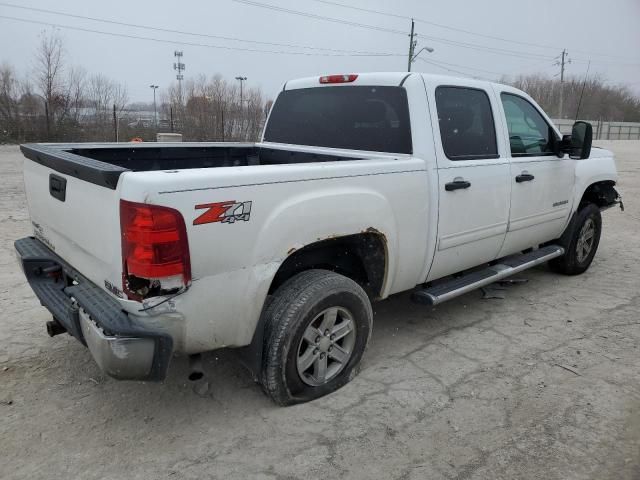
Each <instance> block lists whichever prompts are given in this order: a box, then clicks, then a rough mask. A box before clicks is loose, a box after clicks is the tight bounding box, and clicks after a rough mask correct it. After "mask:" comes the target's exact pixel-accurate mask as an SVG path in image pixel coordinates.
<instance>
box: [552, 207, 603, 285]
mask: <svg viewBox="0 0 640 480" xmlns="http://www.w3.org/2000/svg"><path fill="white" fill-rule="evenodd" d="M601 232H602V217H601V216H600V209H599V208H598V207H597V206H596V205H594V204H592V203H590V204H588V205H585V206H584V207H582V208H581V209H580V210H579V211H578V213H576V216H575V218H574V220H573V221H572V223H571V224H570V225H569V227H568V228H567V230H566V231H565V233H563V234H562V237H561V238H560V242H559V243H560V245H562V246H563V247H564V249H565V254H564V255H563V256H562V257H558V258H554V259H553V260H551V261H550V262H549V266H550V267H551V269H552V270H553V271H555V272H558V273H563V274H565V275H579V274H581V273H583V272H585V271H586V270H587V269H588V268H589V266H590V265H591V262H592V261H593V257H594V256H595V254H596V251H597V250H598V245H599V244H600V234H601Z"/></svg>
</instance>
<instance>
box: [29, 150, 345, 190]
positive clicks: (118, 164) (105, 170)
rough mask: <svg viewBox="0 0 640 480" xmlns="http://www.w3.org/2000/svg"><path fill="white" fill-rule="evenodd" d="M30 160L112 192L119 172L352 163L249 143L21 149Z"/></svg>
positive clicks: (342, 157)
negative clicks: (109, 189) (337, 162)
mask: <svg viewBox="0 0 640 480" xmlns="http://www.w3.org/2000/svg"><path fill="white" fill-rule="evenodd" d="M20 148H21V150H22V153H23V154H24V155H25V157H27V158H28V159H30V160H33V161H34V162H37V163H39V164H41V165H44V166H46V167H49V168H52V169H54V170H56V171H58V172H60V173H63V174H66V175H70V176H73V177H76V178H79V179H82V180H85V181H87V182H90V183H94V184H96V185H100V186H104V187H108V188H111V189H115V188H116V185H117V183H118V178H119V177H120V175H121V174H122V173H123V172H127V171H133V172H141V171H154V170H181V169H192V168H221V167H238V166H249V165H279V164H294V163H311V162H314V163H315V162H332V161H341V160H356V159H357V158H355V157H345V156H337V155H328V154H319V153H311V152H305V151H296V150H281V149H275V148H267V147H264V146H260V145H256V144H254V143H223V142H216V143H181V144H175V143H165V144H162V143H148V144H146V143H141V144H131V143H124V144H116V143H103V144H88V143H78V144H73V143H69V144H46V143H38V144H26V145H22V146H21V147H20Z"/></svg>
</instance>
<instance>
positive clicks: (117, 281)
mask: <svg viewBox="0 0 640 480" xmlns="http://www.w3.org/2000/svg"><path fill="white" fill-rule="evenodd" d="M591 138H592V130H591V126H590V125H589V124H588V123H585V122H576V124H575V125H574V128H573V132H572V134H571V135H570V136H568V135H566V136H564V137H563V136H561V135H560V133H559V131H558V129H557V128H556V127H555V126H554V125H553V123H552V122H551V120H550V119H549V117H547V115H546V114H545V113H544V112H543V111H542V109H541V108H540V107H539V106H538V105H537V104H536V103H535V102H534V101H533V100H532V99H531V98H530V97H529V96H528V95H527V94H525V93H523V92H522V91H519V90H517V89H515V88H512V87H509V86H506V85H499V84H495V83H490V82H484V81H477V80H471V79H461V78H451V77H444V76H434V75H426V74H420V73H407V72H403V73H364V74H346V75H327V76H320V77H311V78H303V79H299V80H293V81H289V82H287V83H286V84H285V85H284V87H283V88H282V91H280V92H279V94H278V96H277V99H276V101H275V103H274V105H273V107H272V109H271V112H270V114H269V118H268V120H267V123H266V126H265V129H264V132H263V135H262V139H261V141H260V142H258V143H183V144H175V143H167V144H161V143H144V144H127V143H124V144H86V143H82V144H29V145H23V146H22V147H21V148H22V152H23V153H24V156H25V157H26V160H25V162H24V183H25V189H26V196H27V201H28V206H29V212H30V217H31V222H32V224H33V236H30V237H27V238H23V239H20V240H17V241H16V243H15V248H16V251H17V254H18V258H19V261H20V264H21V266H22V268H23V271H24V273H25V275H26V277H27V279H28V281H29V283H30V285H31V287H32V288H33V290H34V292H35V294H36V295H37V297H38V298H39V300H40V301H41V303H42V304H43V305H44V306H45V307H46V308H47V309H49V311H50V312H51V313H52V314H53V319H52V320H51V321H50V322H48V324H47V330H48V332H49V334H50V335H52V336H53V335H56V334H59V333H65V332H67V333H69V334H71V335H72V336H74V337H75V338H77V339H78V340H79V341H80V342H82V343H83V344H84V345H86V346H87V347H88V349H89V351H90V352H91V355H92V356H93V358H94V359H95V361H96V362H97V364H98V365H99V366H100V367H101V369H102V370H103V371H104V372H106V373H107V374H109V375H111V376H113V377H115V378H119V379H139V380H162V379H164V378H165V375H166V372H167V368H168V365H169V363H170V359H171V358H172V356H173V355H174V354H175V353H180V354H183V355H186V356H189V357H190V358H191V359H194V361H197V358H198V354H200V353H201V352H206V351H210V350H214V349H219V348H223V347H224V348H227V347H234V348H237V349H238V352H239V353H240V358H241V359H242V360H243V361H244V363H245V364H246V365H247V366H248V367H249V368H250V370H251V371H252V372H253V374H254V376H255V378H256V379H257V380H258V381H259V382H260V383H261V385H262V387H263V389H264V390H265V391H266V393H267V394H268V395H269V396H270V397H271V398H272V399H273V400H274V401H275V402H277V403H279V404H292V403H297V402H303V401H307V400H310V399H314V398H317V397H320V396H322V395H325V394H327V393H329V392H332V391H334V390H336V389H337V388H339V387H341V386H342V385H344V384H345V383H347V382H348V381H349V380H350V379H351V378H352V377H353V376H354V375H355V373H356V371H357V369H358V365H359V363H360V360H361V358H362V356H363V353H364V351H365V348H366V346H367V343H368V341H369V338H370V336H371V330H372V326H373V323H372V322H373V313H372V307H371V303H372V302H373V301H376V300H381V299H384V298H386V297H388V296H389V295H391V294H394V293H398V292H402V291H405V290H413V294H412V295H411V298H412V299H413V300H414V301H415V302H417V303H421V304H427V305H437V304H439V303H440V302H443V301H445V300H449V299H451V298H454V297H456V296H458V295H461V294H464V293H466V292H469V291H470V290H472V289H475V288H479V287H482V286H485V285H488V284H490V283H492V282H496V281H499V280H501V279H503V278H505V277H507V276H509V275H512V274H514V273H518V272H521V271H522V270H525V269H527V268H531V267H533V266H536V265H539V264H541V263H544V262H549V265H550V269H551V270H552V271H554V272H559V273H562V274H567V275H576V274H580V273H583V272H584V271H585V270H587V268H588V267H589V265H590V264H591V261H592V260H593V257H594V255H595V253H596V250H597V248H598V242H599V240H600V233H601V229H602V223H601V216H600V212H601V210H604V209H606V208H608V207H611V206H613V205H616V204H620V206H622V204H621V199H620V197H619V195H618V193H617V192H616V190H615V189H614V185H615V182H616V178H617V175H616V168H615V163H614V158H613V155H612V153H611V152H609V151H606V150H603V149H599V148H594V149H591ZM196 363H197V362H196ZM198 370H199V369H198V367H197V366H194V370H193V377H194V378H195V377H196V376H198V375H199V374H200V373H201V372H199V371H198Z"/></svg>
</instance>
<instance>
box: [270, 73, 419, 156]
mask: <svg viewBox="0 0 640 480" xmlns="http://www.w3.org/2000/svg"><path fill="white" fill-rule="evenodd" d="M264 141H266V142H276V143H288V144H294V145H309V146H315V147H329V148H344V149H349V150H365V151H373V152H385V153H405V154H411V153H413V147H412V142H411V123H410V120H409V105H408V102H407V92H406V90H405V89H404V88H403V87H395V86H355V85H354V86H333V87H317V88H300V89H294V90H284V91H282V92H280V94H279V95H278V98H277V100H276V102H275V104H274V106H273V109H272V110H271V115H270V116H269V121H268V123H267V127H266V129H265V133H264Z"/></svg>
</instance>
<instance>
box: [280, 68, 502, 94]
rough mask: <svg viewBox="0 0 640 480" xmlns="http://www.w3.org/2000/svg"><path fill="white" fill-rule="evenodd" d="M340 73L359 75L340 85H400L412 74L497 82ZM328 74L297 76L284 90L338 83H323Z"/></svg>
mask: <svg viewBox="0 0 640 480" xmlns="http://www.w3.org/2000/svg"><path fill="white" fill-rule="evenodd" d="M339 75H357V78H356V79H355V80H353V81H350V82H345V83H338V84H339V85H388V86H398V85H401V84H402V83H403V82H404V80H405V79H406V78H407V77H409V76H410V75H422V76H423V77H425V78H429V79H432V80H434V81H438V82H442V83H448V84H454V85H455V84H458V83H461V82H464V84H465V85H470V84H471V85H472V84H476V85H477V86H483V87H486V86H487V85H491V84H496V83H495V82H489V81H486V80H477V79H473V78H468V77H454V76H450V75H435V74H432V73H422V72H366V73H357V72H354V73H351V72H349V73H346V74H339ZM325 76H326V75H316V76H314V77H304V78H297V79H294V80H289V81H288V82H286V83H285V84H284V85H283V87H282V90H294V89H298V88H312V87H322V86H325V85H327V86H330V85H336V84H335V83H327V84H321V83H320V78H322V77H325Z"/></svg>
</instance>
